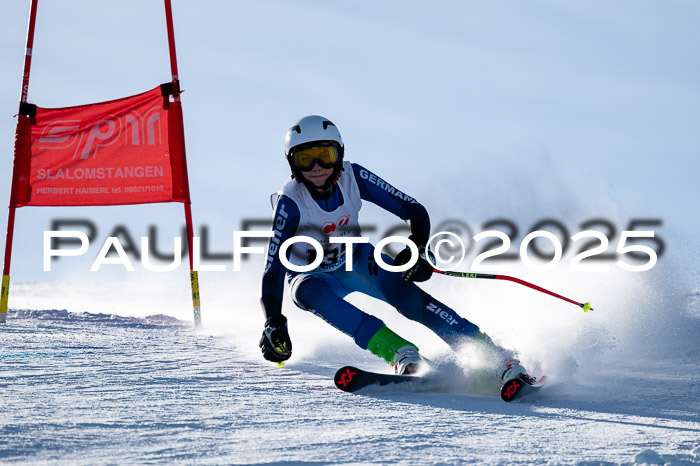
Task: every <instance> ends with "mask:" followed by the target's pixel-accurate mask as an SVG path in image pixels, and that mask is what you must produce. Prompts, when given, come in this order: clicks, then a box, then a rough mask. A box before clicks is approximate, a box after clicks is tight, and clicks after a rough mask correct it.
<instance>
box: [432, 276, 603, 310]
mask: <svg viewBox="0 0 700 466" xmlns="http://www.w3.org/2000/svg"><path fill="white" fill-rule="evenodd" d="M435 273H439V274H441V275H447V276H449V277H461V278H488V279H491V280H507V281H510V282H514V283H518V284H520V285H524V286H527V287H528V288H532V289H533V290H537V291H539V292H541V293H545V294H548V295H550V296H554V297H555V298H559V299H563V300H564V301H566V302H568V303H571V304H575V305H577V306H578V307H580V308H581V309H583V312H588V311H592V310H593V308H592V307H591V303H579V302H578V301H574V300H573V299H569V298H567V297H566V296H562V295H560V294H557V293H555V292H553V291H549V290H547V289H545V288H542V287H541V286H537V285H535V284H533V283H530V282H526V281H525V280H521V279H519V278H515V277H510V276H508V275H492V274H488V273H470V272H449V271H445V270H438V269H435Z"/></svg>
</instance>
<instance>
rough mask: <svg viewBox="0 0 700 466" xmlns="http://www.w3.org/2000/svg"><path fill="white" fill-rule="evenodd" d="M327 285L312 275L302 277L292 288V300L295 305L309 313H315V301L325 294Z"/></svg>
mask: <svg viewBox="0 0 700 466" xmlns="http://www.w3.org/2000/svg"><path fill="white" fill-rule="evenodd" d="M324 287H326V285H325V283H323V282H322V281H321V280H319V279H317V278H314V277H312V276H310V275H307V276H304V277H301V278H300V279H298V280H296V281H295V282H294V285H293V286H292V300H293V301H294V304H296V305H297V306H299V307H300V308H302V309H305V310H307V311H313V309H314V305H313V303H314V301H315V299H314V298H316V299H318V297H319V296H321V295H322V293H323V291H324V290H323V288H324Z"/></svg>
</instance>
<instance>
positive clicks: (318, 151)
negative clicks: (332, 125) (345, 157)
mask: <svg viewBox="0 0 700 466" xmlns="http://www.w3.org/2000/svg"><path fill="white" fill-rule="evenodd" d="M339 159H340V154H339V153H338V148H337V147H336V146H335V145H331V144H329V145H323V146H313V147H306V148H301V149H295V150H294V151H293V152H292V156H291V162H292V166H293V167H294V168H296V169H297V170H301V171H303V172H307V171H310V170H311V169H312V168H313V166H314V164H316V163H318V164H319V165H320V166H321V167H323V168H333V167H334V166H335V164H336V163H338V160H339Z"/></svg>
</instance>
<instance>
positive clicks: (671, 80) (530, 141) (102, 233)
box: [0, 0, 700, 307]
mask: <svg viewBox="0 0 700 466" xmlns="http://www.w3.org/2000/svg"><path fill="white" fill-rule="evenodd" d="M28 13H29V3H28V1H15V2H7V4H5V5H4V6H3V15H2V17H1V18H0V63H1V64H2V66H0V108H1V109H2V112H0V147H4V150H3V151H2V153H3V154H5V155H4V156H3V157H2V160H0V164H1V165H2V166H4V167H5V168H3V169H2V172H1V173H2V175H1V176H0V193H8V195H9V189H10V173H11V164H12V147H13V139H14V127H15V124H16V119H14V118H13V115H15V114H16V112H17V103H18V100H19V91H20V79H21V74H22V65H23V55H24V49H25V40H26V25H27V19H28ZM173 15H174V27H175V34H176V43H177V53H178V64H179V71H180V79H181V85H182V88H183V89H184V90H185V92H184V93H183V95H182V101H183V108H184V116H185V133H186V143H187V157H188V165H189V175H190V189H191V194H192V211H193V216H194V223H195V232H197V231H198V230H199V228H200V227H201V226H202V225H206V226H207V227H208V228H209V234H210V240H211V245H212V249H213V250H215V251H217V252H228V253H230V252H231V249H232V246H231V244H232V241H231V237H232V232H233V231H234V230H240V229H243V221H244V220H245V219H265V218H268V217H269V216H270V215H271V210H270V204H269V195H270V194H271V193H272V192H274V191H275V190H276V189H277V188H279V187H280V186H282V185H283V184H284V183H285V182H286V181H287V180H288V179H289V167H288V166H287V164H286V162H285V160H284V157H283V138H284V133H285V132H286V131H287V129H288V128H289V127H290V126H292V125H293V124H294V123H295V122H296V121H297V120H298V119H299V118H301V117H303V116H305V115H308V114H320V115H324V116H326V117H327V118H329V119H331V120H332V121H334V122H335V124H336V125H337V126H338V128H339V129H340V132H341V134H342V136H343V139H344V142H345V145H346V158H347V159H348V160H350V161H353V162H357V163H360V164H361V165H363V166H366V167H367V168H369V169H370V170H372V171H374V172H375V173H377V174H378V175H379V176H381V177H382V178H384V179H386V180H387V181H389V182H390V183H392V184H394V185H395V186H397V187H398V188H400V189H401V190H403V191H405V192H407V193H409V194H410V195H411V196H413V197H415V198H416V199H418V200H419V201H420V202H422V203H423V204H424V205H426V207H427V208H428V210H429V211H430V213H431V217H432V220H433V226H434V227H435V226H437V225H439V224H440V223H441V222H443V221H445V220H448V219H450V220H455V219H456V220H459V221H461V222H462V223H463V224H466V225H468V227H469V229H470V230H471V232H472V233H473V234H476V233H478V232H480V231H483V230H485V229H488V228H487V226H488V224H489V222H490V221H492V220H495V219H506V220H508V221H510V223H511V224H514V225H515V226H516V227H517V229H518V232H517V235H515V234H514V235H512V236H513V238H512V243H513V248H512V252H516V253H517V245H518V244H519V243H520V241H521V240H522V238H523V237H524V236H525V234H526V233H527V232H529V231H530V230H531V228H532V227H533V226H534V225H536V224H537V223H538V222H540V221H541V220H544V219H554V220H557V221H558V222H559V223H560V224H563V225H564V226H565V227H566V228H567V230H568V236H571V235H573V234H575V233H577V232H579V231H582V230H583V229H584V228H583V225H584V224H586V222H588V221H590V220H592V219H604V220H607V223H608V227H606V228H609V227H610V225H612V227H614V229H615V232H610V233H615V234H610V238H609V239H610V251H613V250H614V248H615V246H616V244H617V240H618V239H619V234H620V231H622V230H626V229H629V228H628V227H629V223H630V221H631V220H633V219H647V220H648V219H651V220H653V221H660V222H661V224H660V225H659V226H656V227H653V228H654V229H655V233H656V235H657V238H661V239H662V241H663V242H664V244H665V246H666V249H665V252H664V254H663V257H661V258H660V260H659V265H657V267H667V268H668V270H670V271H669V272H668V273H672V274H675V275H674V276H679V277H680V276H683V278H684V279H689V280H690V286H691V287H692V286H695V287H700V274H699V270H700V269H699V268H698V266H697V265H696V262H695V259H696V258H697V257H698V253H699V252H700V248H699V246H698V240H697V233H696V232H697V231H698V230H699V229H700V219H699V216H698V214H697V207H696V206H697V204H698V202H699V201H700V188H699V187H698V183H697V174H698V173H699V172H700V142H699V141H698V131H697V127H698V123H699V115H698V109H699V108H700V90H699V88H698V86H697V83H698V82H700V56H699V55H700V47H698V41H699V39H700V37H699V36H698V33H697V24H698V22H699V21H700V5H698V4H697V3H695V2H692V1H681V0H673V1H669V2H663V3H659V2H652V1H634V2H633V1H619V2H614V3H611V2H604V1H592V2H576V3H573V2H566V3H562V2H556V1H531V0H528V1H524V2H523V1H519V2H516V1H508V2H498V3H494V2H476V1H468V2H459V1H438V2H414V1H410V2H398V1H387V2H371V1H353V2H349V1H340V2H324V3H321V2H310V1H300V2H294V3H291V2H283V1H261V2H223V1H218V2H217V1H199V2H185V1H180V0H174V1H173ZM169 80H170V68H169V59H168V50H167V37H166V31H165V20H164V13H163V5H162V4H161V2H157V1H149V2H142V1H121V2H90V1H86V0H71V1H61V2H46V1H42V2H40V4H39V9H38V17H37V29H36V36H35V44H34V53H33V61H32V70H31V81H30V85H29V100H30V102H33V103H36V104H37V105H39V106H42V107H62V106H72V105H78V104H84V103H90V102H99V101H105V100H110V99H115V98H119V97H124V96H127V95H132V94H136V93H139V92H142V91H145V90H148V89H151V88H153V87H154V86H155V85H157V84H160V83H162V82H167V81H169ZM182 212H183V209H182V206H181V205H179V204H167V205H162V204H161V205H142V206H128V207H102V208H95V207H91V208H76V207H73V208H33V207H27V208H22V209H19V210H18V211H17V223H16V230H15V243H14V248H13V261H12V273H11V276H12V282H13V283H19V284H22V283H34V282H38V283H44V282H53V283H55V282H58V283H60V282H62V281H75V280H77V281H80V280H93V281H98V282H99V281H104V280H115V281H117V282H119V281H130V280H131V281H133V280H135V279H136V278H134V277H140V276H143V271H142V270H140V271H137V272H136V273H135V274H133V275H129V274H128V273H127V272H125V271H123V270H122V269H119V268H118V267H117V266H113V267H112V268H111V269H109V270H104V271H101V272H98V273H97V274H92V275H91V274H90V273H89V272H88V269H89V266H90V263H91V261H92V260H93V259H94V257H95V256H96V254H97V252H98V251H99V249H100V247H101V245H102V243H103V242H104V240H105V239H106V237H107V236H108V234H109V233H110V232H111V231H113V230H114V229H115V228H116V227H118V226H120V225H124V226H126V228H127V229H128V231H129V232H130V233H131V234H132V235H133V236H134V237H135V238H138V237H140V236H145V235H146V234H147V232H148V227H149V226H150V225H155V226H156V229H157V232H158V239H159V241H162V242H163V244H168V242H169V241H171V238H172V236H173V235H177V234H179V228H180V227H181V225H182V223H183V221H184V216H183V213H182ZM76 218H79V219H87V220H89V221H90V222H92V223H93V224H94V225H95V226H96V227H97V239H96V240H95V244H92V245H91V249H90V251H89V253H88V254H87V255H86V256H85V257H84V258H74V259H61V260H60V261H58V262H56V263H55V267H54V268H53V271H52V272H44V271H43V270H42V254H41V250H42V249H41V248H42V234H43V231H44V230H49V229H50V226H51V223H52V221H54V220H56V219H76ZM363 219H364V221H365V222H368V223H372V224H373V225H375V226H376V229H375V230H374V233H373V235H374V236H372V235H370V236H371V237H372V238H373V240H375V239H376V238H377V237H378V236H377V235H380V234H381V233H383V232H386V231H387V230H388V229H390V228H391V227H392V226H394V225H396V224H397V220H396V219H395V218H392V217H390V216H389V214H386V213H383V212H380V211H379V209H377V208H374V207H373V206H367V207H366V208H363ZM6 224H7V223H6V215H4V214H3V215H1V216H0V229H2V230H3V231H4V230H5V229H6ZM513 233H515V232H513ZM163 249H167V246H163ZM170 249H172V247H170ZM474 251H475V248H473V250H472V252H474ZM261 261H262V259H260V260H258V259H254V260H251V261H249V262H248V263H247V264H248V265H247V267H246V269H245V270H244V272H241V273H239V275H236V274H234V273H233V272H228V273H226V274H221V275H220V276H217V277H216V280H221V281H226V280H230V281H234V280H240V279H242V278H243V276H245V277H246V279H251V280H252V278H250V277H254V278H255V280H257V277H258V276H259V272H260V270H261V268H262V266H261ZM185 263H186V262H185ZM228 268H229V270H230V269H231V265H230V264H229V266H228ZM179 274H180V275H178V277H180V278H172V277H171V278H168V279H167V280H174V281H177V280H181V279H182V277H185V278H186V276H187V274H186V272H185V271H184V266H183V267H182V270H180V271H179ZM164 280H165V279H164ZM168 283H170V282H168ZM177 286H180V285H177ZM166 288H167V287H166ZM22 302H25V301H22ZM10 306H11V307H12V298H11V302H10Z"/></svg>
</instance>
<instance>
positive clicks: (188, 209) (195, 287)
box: [164, 0, 202, 327]
mask: <svg viewBox="0 0 700 466" xmlns="http://www.w3.org/2000/svg"><path fill="white" fill-rule="evenodd" d="M164 1H165V21H166V23H167V27H168V47H169V49H170V71H171V74H172V83H173V100H174V101H175V102H174V103H175V105H173V109H174V111H175V112H176V113H177V115H176V118H178V119H179V121H180V125H178V129H179V132H180V134H178V139H179V141H180V144H181V148H182V173H183V177H184V184H185V190H186V193H185V195H186V201H185V224H186V225H187V247H188V251H189V254H188V255H189V258H190V283H191V286H192V306H193V308H194V325H195V327H199V326H200V325H202V314H201V307H200V302H199V277H198V276H197V271H196V270H194V262H193V257H192V254H193V251H194V249H193V237H194V230H193V228H192V205H191V203H190V182H189V178H188V176H187V159H186V157H185V129H184V123H183V119H182V104H181V102H180V77H179V76H178V72H177V55H176V53H175V31H174V29H173V11H172V8H171V5H170V0H164Z"/></svg>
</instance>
